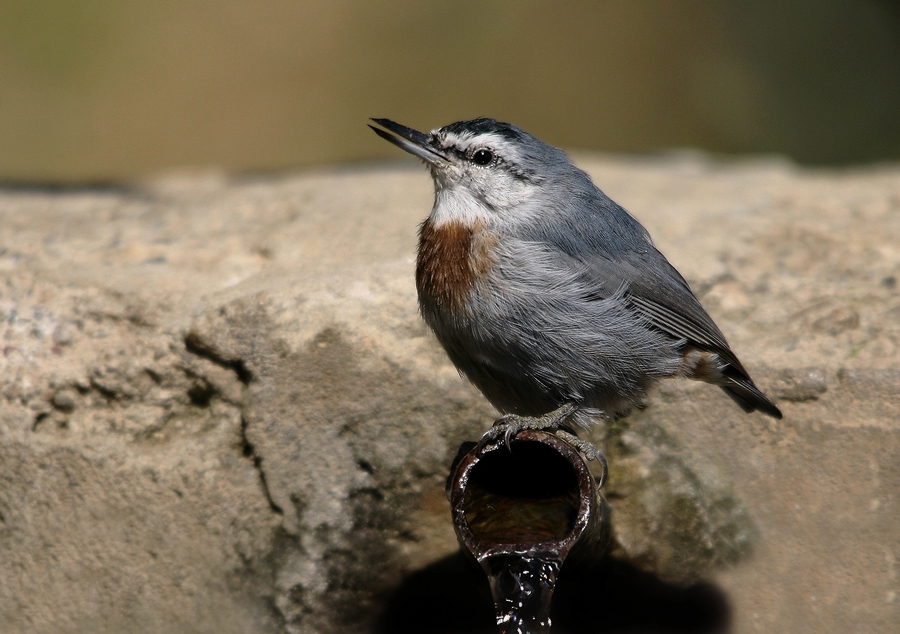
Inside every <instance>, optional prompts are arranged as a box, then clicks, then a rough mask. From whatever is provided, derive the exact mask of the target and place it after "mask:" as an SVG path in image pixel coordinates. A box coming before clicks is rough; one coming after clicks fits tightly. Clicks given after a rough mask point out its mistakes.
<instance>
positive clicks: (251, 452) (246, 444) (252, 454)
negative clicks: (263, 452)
mask: <svg viewBox="0 0 900 634" xmlns="http://www.w3.org/2000/svg"><path fill="white" fill-rule="evenodd" d="M248 424H249V423H248V421H247V418H246V417H245V416H244V415H243V414H241V446H242V453H243V455H244V457H245V458H249V459H250V460H251V461H252V462H253V467H254V468H255V469H256V472H257V473H259V481H260V484H262V489H263V493H264V494H265V496H266V500H267V501H268V502H269V507H270V508H271V509H272V511H273V512H275V513H278V514H279V515H284V509H282V508H281V507H280V506H279V505H278V504H277V503H276V502H275V500H274V499H272V493H271V491H269V484H268V482H266V472H265V471H264V470H263V468H262V456H260V455H259V454H257V453H256V447H255V446H254V445H253V443H251V442H250V439H248V438H247V426H248Z"/></svg>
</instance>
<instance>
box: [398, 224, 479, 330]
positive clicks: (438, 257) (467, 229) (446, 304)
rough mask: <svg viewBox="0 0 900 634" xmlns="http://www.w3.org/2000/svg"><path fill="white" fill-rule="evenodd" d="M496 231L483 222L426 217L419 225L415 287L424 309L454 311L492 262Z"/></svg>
mask: <svg viewBox="0 0 900 634" xmlns="http://www.w3.org/2000/svg"><path fill="white" fill-rule="evenodd" d="M496 244H497V238H496V235H494V234H492V233H490V232H489V231H488V230H487V229H486V228H485V227H484V225H483V224H481V223H475V224H471V225H467V224H463V223H460V222H446V223H442V224H440V225H437V226H436V225H435V224H434V223H433V222H432V221H431V219H428V220H426V221H425V222H424V223H423V224H422V226H421V228H420V229H419V252H418V257H417V259H416V289H417V290H418V292H419V301H420V303H421V305H422V308H423V309H424V310H425V311H432V310H437V311H439V312H455V311H458V310H461V309H463V308H465V305H466V302H467V300H468V297H469V294H470V293H471V291H472V289H473V288H474V287H475V286H476V285H477V284H478V282H479V281H480V280H481V279H483V278H484V276H485V275H486V274H487V272H488V271H489V270H490V269H491V267H492V266H493V265H494V263H495V254H494V248H495V247H496Z"/></svg>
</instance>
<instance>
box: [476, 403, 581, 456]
mask: <svg viewBox="0 0 900 634" xmlns="http://www.w3.org/2000/svg"><path fill="white" fill-rule="evenodd" d="M576 409H578V407H577V406H576V405H575V404H574V403H566V404H564V405H562V406H561V407H558V408H556V409H555V410H553V411H552V412H548V413H547V414H544V415H543V416H519V415H518V414H504V415H503V416H501V417H500V418H498V419H497V420H496V422H495V423H494V425H493V427H491V428H490V429H489V430H487V431H486V432H485V433H484V435H483V436H482V437H481V441H480V442H479V443H478V447H479V449H481V448H483V447H484V446H485V445H487V444H488V443H490V442H493V441H495V440H497V439H498V438H501V437H502V438H503V444H504V445H506V448H507V449H511V446H512V441H513V440H515V438H516V436H517V435H518V434H519V432H521V431H524V430H526V429H540V430H544V431H551V432H555V431H557V430H558V429H559V427H560V425H562V424H563V423H564V422H565V421H566V419H568V418H569V416H571V415H572V414H573V413H574V412H575V410H576Z"/></svg>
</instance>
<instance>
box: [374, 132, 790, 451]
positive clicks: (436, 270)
mask: <svg viewBox="0 0 900 634" xmlns="http://www.w3.org/2000/svg"><path fill="white" fill-rule="evenodd" d="M373 121H374V122H375V123H377V124H378V125H379V126H381V127H382V128H384V129H385V130H389V131H390V132H386V131H385V130H382V129H379V128H375V127H372V126H370V127H372V129H373V130H375V132H377V133H378V135H379V136H381V137H382V138H384V139H387V140H388V141H390V142H391V143H393V144H395V145H397V146H399V147H401V148H402V149H404V150H406V151H407V152H410V153H411V154H414V155H416V156H417V157H419V158H420V159H422V160H423V161H425V163H426V165H427V166H428V168H429V170H430V171H431V176H432V178H433V179H434V188H435V200H434V207H433V208H432V210H431V215H429V216H428V218H427V219H426V220H425V222H424V223H423V224H422V226H421V228H420V231H419V250H418V258H417V262H416V288H417V289H418V292H419V307H420V309H421V311H422V315H423V317H424V318H425V321H426V322H427V323H428V325H429V326H430V327H431V329H432V330H433V331H434V334H435V335H437V338H438V340H439V341H440V342H441V344H442V345H443V347H444V349H445V350H446V351H447V354H448V355H449V356H450V360H451V361H452V362H453V363H454V364H455V365H456V367H457V368H458V369H459V370H460V372H461V373H462V374H464V375H465V376H466V377H467V378H468V379H469V380H470V381H471V382H472V383H474V384H475V386H476V387H477V388H478V389H479V390H481V392H482V393H483V394H484V395H485V396H486V397H487V399H488V400H489V401H490V402H491V403H492V404H493V405H494V406H495V407H496V408H497V409H498V410H500V411H501V412H503V413H505V414H508V416H506V417H504V419H501V420H504V421H505V422H506V423H509V424H510V425H512V431H513V433H515V432H516V431H517V430H520V429H523V428H525V427H536V426H547V427H559V425H560V423H561V422H562V421H566V422H569V421H571V422H572V423H574V424H576V425H579V426H581V427H588V426H589V425H591V424H592V423H594V422H597V421H599V420H600V419H603V418H606V419H614V418H616V417H617V416H620V415H624V414H625V413H627V412H628V410H630V409H631V408H632V407H633V406H636V405H640V404H641V403H642V401H643V399H644V398H645V395H646V393H647V390H648V389H649V388H650V387H651V386H652V385H653V384H654V383H656V382H657V381H659V380H660V379H663V378H666V377H679V376H680V377H687V378H691V379H697V380H700V381H706V382H707V383H712V384H713V385H718V386H719V387H721V388H722V389H723V390H725V392H726V393H727V394H728V396H730V397H731V398H732V399H734V401H735V402H736V403H737V404H738V405H740V406H741V407H742V408H743V409H744V411H746V412H752V411H754V410H760V411H761V412H764V413H766V414H768V415H769V416H773V417H775V418H781V412H780V411H779V409H778V408H777V407H776V406H775V404H774V403H772V401H770V400H769V399H768V398H767V397H766V396H765V395H764V394H763V393H762V392H761V391H760V390H759V388H757V387H756V385H755V384H754V383H753V380H752V379H751V378H750V376H749V375H748V374H747V371H746V370H745V369H744V367H743V366H742V365H741V362H740V361H738V359H737V357H736V356H735V354H734V353H733V352H732V351H731V348H729V346H728V342H726V341H725V337H724V336H723V335H722V333H721V331H720V330H719V328H718V327H717V326H716V324H715V323H714V322H713V320H712V318H710V316H709V315H708V314H707V313H706V311H705V310H704V309H703V307H702V306H701V305H700V302H699V301H698V300H697V298H696V297H695V296H694V294H693V293H692V292H691V289H690V287H689V286H688V283H687V282H686V281H685V280H684V278H683V277H682V276H681V275H680V274H679V273H678V271H676V270H675V268H674V267H673V266H672V265H671V264H669V261H668V260H666V258H665V256H663V255H662V253H660V252H659V251H657V249H656V247H654V246H653V243H652V242H651V240H650V236H649V234H648V233H647V231H646V229H644V227H643V226H641V224H640V223H639V222H638V221H637V220H635V219H634V218H633V217H632V216H631V215H630V214H629V213H628V212H627V211H625V210H624V209H623V208H622V207H620V206H619V205H617V204H616V203H615V202H613V201H612V200H611V199H610V198H609V197H607V196H606V195H605V194H604V193H603V192H602V191H600V190H599V189H598V188H597V187H596V186H595V185H594V183H593V182H592V181H591V179H590V177H589V176H588V175H587V174H586V173H584V172H583V171H581V170H580V169H578V168H577V167H575V166H574V165H572V163H571V162H569V159H568V157H567V156H566V155H565V153H564V152H562V151H561V150H559V149H557V148H555V147H552V146H550V145H547V144H546V143H544V142H543V141H540V140H539V139H537V138H535V137H533V136H531V135H530V134H528V133H526V132H524V131H522V130H520V129H519V128H517V127H516V126H514V125H511V124H508V123H502V122H499V121H495V120H493V119H475V120H473V121H460V122H458V123H453V124H450V125H448V126H445V127H443V128H440V129H438V130H434V131H433V132H431V133H430V134H424V133H422V132H418V131H416V130H413V129H411V128H407V127H406V126H402V125H400V124H398V123H395V122H393V121H391V120H389V119H373ZM391 132H392V133H393V134H391ZM534 421H539V422H538V423H537V424H536V423H535V422H534ZM540 421H543V422H540ZM507 438H509V436H507Z"/></svg>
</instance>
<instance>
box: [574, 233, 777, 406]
mask: <svg viewBox="0 0 900 634" xmlns="http://www.w3.org/2000/svg"><path fill="white" fill-rule="evenodd" d="M582 262H583V263H584V265H585V269H584V273H583V275H584V276H587V277H588V279H587V280H585V281H586V282H587V284H588V285H589V287H590V288H592V289H595V291H594V292H595V293H596V297H597V298H598V299H601V298H603V297H607V296H609V295H611V294H612V293H614V292H616V290H617V289H619V288H623V287H624V288H625V298H626V300H627V301H628V302H629V304H630V306H631V307H632V308H633V309H634V311H635V312H637V313H638V314H640V315H641V316H642V317H644V318H645V319H646V320H647V323H648V324H649V325H650V326H651V327H653V328H656V329H658V330H660V331H662V332H665V333H666V334H668V335H671V336H672V337H673V338H675V339H679V340H683V341H684V342H685V345H684V350H685V352H689V351H691V350H698V351H701V352H711V353H714V354H715V355H717V356H718V359H719V361H720V362H721V367H720V372H721V376H720V378H719V379H718V380H716V381H715V383H716V384H717V385H719V387H721V388H722V389H723V390H725V392H726V393H727V394H728V395H729V396H730V397H731V398H732V399H733V400H734V401H735V402H737V404H738V405H740V406H741V407H742V408H743V409H744V410H745V411H748V412H752V411H754V410H756V409H759V410H761V411H763V412H765V413H766V414H768V415H770V416H773V417H775V418H781V411H780V410H779V409H778V408H777V407H776V406H775V405H774V404H773V403H772V402H771V401H770V400H769V399H768V398H767V397H766V396H765V395H764V394H763V393H762V392H761V391H760V390H759V388H758V387H756V385H755V384H754V383H753V380H752V379H751V378H750V375H749V374H748V373H747V371H746V370H745V369H744V366H743V365H742V364H741V362H740V361H739V360H738V358H737V356H736V355H735V354H734V352H732V350H731V347H730V346H729V345H728V342H727V341H726V340H725V337H724V335H722V331H720V330H719V328H718V326H716V324H715V322H713V320H712V318H711V317H710V316H709V315H708V314H707V312H706V310H704V308H703V306H702V305H701V304H700V302H699V300H698V299H697V298H696V297H695V296H694V293H693V292H692V291H691V289H690V286H689V285H688V283H687V282H686V281H685V279H684V278H683V277H682V276H681V274H679V273H678V271H676V270H675V268H674V267H673V266H672V265H671V264H669V262H668V260H666V258H665V256H663V255H662V254H661V253H660V252H659V251H658V250H656V248H655V247H653V246H652V245H650V244H649V243H648V244H647V247H646V249H641V251H640V252H639V253H637V254H628V255H626V256H625V257H624V258H622V259H621V260H612V259H610V258H604V257H598V256H596V255H595V256H594V257H591V258H589V259H584V258H582Z"/></svg>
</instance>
